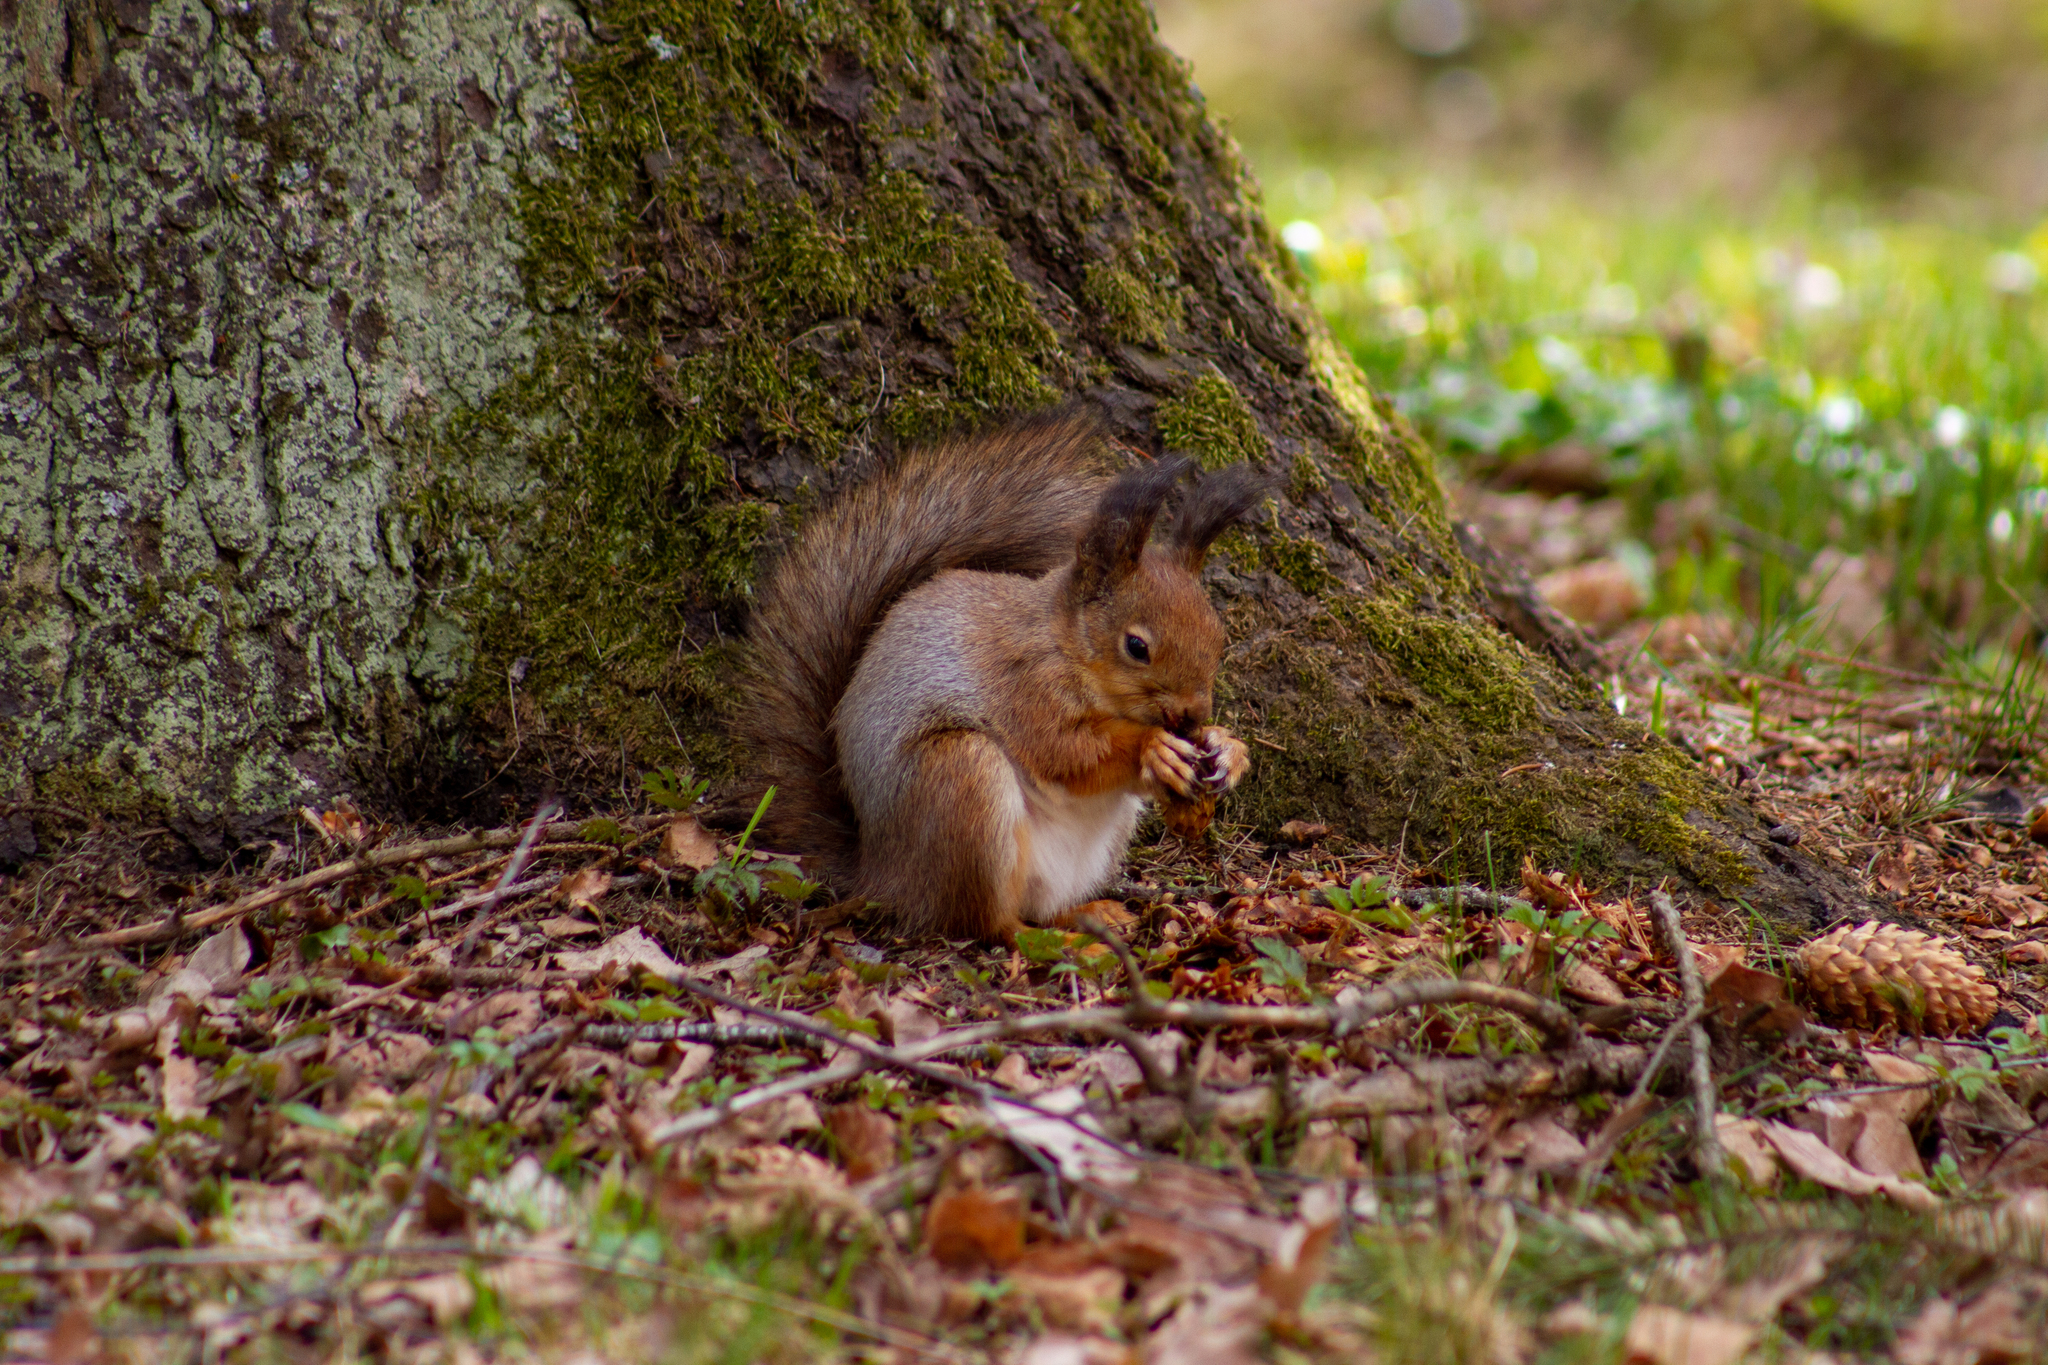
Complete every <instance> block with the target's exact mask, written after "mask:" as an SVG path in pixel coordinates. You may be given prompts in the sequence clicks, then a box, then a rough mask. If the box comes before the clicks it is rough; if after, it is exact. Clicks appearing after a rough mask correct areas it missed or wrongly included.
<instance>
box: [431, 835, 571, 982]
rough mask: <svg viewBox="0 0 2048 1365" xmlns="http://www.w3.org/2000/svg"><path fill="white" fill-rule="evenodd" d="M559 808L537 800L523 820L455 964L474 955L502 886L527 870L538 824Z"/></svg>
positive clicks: (466, 961)
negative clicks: (508, 854)
mask: <svg viewBox="0 0 2048 1365" xmlns="http://www.w3.org/2000/svg"><path fill="white" fill-rule="evenodd" d="M560 809H561V806H560V805H559V804H558V803H557V802H556V801H555V800H554V799H553V798H549V799H548V800H546V801H543V802H541V803H540V809H539V810H537V811H535V812H534V813H533V818H532V819H531V820H528V821H527V822H526V828H525V829H524V830H523V831H521V833H520V835H519V843H518V844H517V845H516V846H515V847H514V848H513V850H512V856H511V857H510V858H507V859H506V860H505V870H504V871H503V872H502V873H500V874H499V875H498V884H497V885H496V886H493V887H492V888H491V892H490V894H489V895H488V896H486V897H485V898H484V902H483V913H482V914H480V915H478V916H477V918H476V923H474V924H472V925H470V927H469V932H468V933H467V934H466V935H464V936H463V939H462V943H461V945H460V946H458V947H457V948H456V950H455V953H454V957H453V962H454V964H455V965H457V966H462V967H466V966H468V965H469V963H470V959H472V958H474V957H475V956H476V944H477V936H478V935H479V934H481V933H482V932H483V927H484V921H485V920H487V919H489V918H490V914H491V911H492V910H494V909H496V908H497V905H498V902H499V901H501V900H503V899H505V888H506V887H508V886H510V885H512V883H513V882H515V881H517V880H519V874H520V873H521V872H523V871H525V869H526V860H527V859H528V858H530V857H532V856H533V843H534V840H535V839H536V838H537V837H539V835H540V831H541V827H542V826H543V825H545V824H547V822H548V817H549V816H551V815H553V814H554V813H555V812H556V811H558V810H560Z"/></svg>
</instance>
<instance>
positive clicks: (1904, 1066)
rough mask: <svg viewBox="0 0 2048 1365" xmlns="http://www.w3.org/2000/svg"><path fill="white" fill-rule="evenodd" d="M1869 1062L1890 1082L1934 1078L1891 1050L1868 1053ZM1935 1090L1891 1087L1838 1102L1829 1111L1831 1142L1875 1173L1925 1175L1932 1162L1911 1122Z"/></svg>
mask: <svg viewBox="0 0 2048 1365" xmlns="http://www.w3.org/2000/svg"><path fill="white" fill-rule="evenodd" d="M1863 1058H1864V1061H1865V1062H1866V1063H1868V1064H1869V1066H1870V1069H1871V1070H1872V1071H1873V1072H1875V1073H1876V1074H1877V1077H1878V1079H1879V1080H1880V1081H1882V1082H1884V1083H1885V1084H1887V1085H1922V1084H1925V1083H1926V1082H1928V1081H1931V1080H1933V1079H1934V1073H1933V1072H1932V1071H1930V1070H1929V1069H1928V1068H1926V1067H1924V1066H1920V1065H1918V1064H1916V1063H1913V1062H1909V1061H1907V1060H1905V1059H1904V1058H1903V1057H1896V1056H1893V1055H1892V1054H1891V1053H1888V1052H1865V1053H1864V1054H1863ZM1931 1098H1932V1095H1931V1092H1929V1091H1927V1090H1924V1089H1921V1090H1890V1091H1881V1092H1879V1093H1877V1094H1874V1095H1857V1096H1854V1097H1853V1098H1851V1099H1849V1100H1847V1101H1843V1102H1838V1103H1837V1104H1836V1105H1835V1106H1834V1109H1835V1112H1833V1113H1829V1114H1827V1129H1828V1146H1830V1147H1832V1148H1833V1149H1834V1150H1836V1151H1837V1152H1840V1153H1841V1154H1842V1155H1843V1156H1846V1157H1847V1158H1849V1160H1850V1161H1851V1162H1853V1163H1855V1165H1856V1166H1858V1167H1859V1168H1861V1169H1863V1170H1866V1171H1868V1172H1870V1173H1871V1174H1872V1175H1890V1176H1905V1175H1912V1176H1922V1177H1924V1176H1925V1175H1926V1174H1927V1167H1926V1166H1925V1165H1924V1164H1923V1163H1922V1162H1921V1160H1920V1152H1919V1149H1918V1147H1917V1146H1916V1145H1915V1143H1914V1141H1913V1134H1912V1130H1911V1129H1910V1128H1909V1127H1908V1125H1909V1124H1910V1123H1911V1122H1912V1121H1913V1120H1914V1119H1915V1118H1916V1117H1918V1116H1919V1114H1920V1112H1921V1111H1922V1110H1923V1109H1925V1108H1926V1107H1927V1104H1928V1101H1929V1100H1930V1099H1931Z"/></svg>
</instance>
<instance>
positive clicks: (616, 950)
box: [555, 924, 768, 981]
mask: <svg viewBox="0 0 2048 1365" xmlns="http://www.w3.org/2000/svg"><path fill="white" fill-rule="evenodd" d="M757 946H758V945H757ZM747 951H748V952H752V951H754V950H753V949H752V948H749V949H748V950H747ZM767 955H768V950H767V949H766V948H762V949H761V956H763V957H766V956H767ZM555 962H556V963H557V964H558V965H559V966H560V967H561V969H562V970H563V971H565V972H574V973H576V974H577V975H579V976H595V975H596V974H597V973H598V972H601V971H603V970H604V969H605V968H606V967H616V968H618V969H619V974H620V975H621V976H622V977H623V976H629V975H631V974H632V973H633V972H634V971H636V970H640V969H643V968H644V969H645V970H646V971H647V972H648V973H649V974H650V975H653V976H658V977H661V978H662V979H664V980H668V981H673V980H674V979H675V978H676V977H678V976H680V975H682V971H683V969H682V968H681V967H680V966H678V965H677V964H676V960H675V959H674V958H672V957H670V956H669V955H668V954H667V953H665V952H663V951H662V950H661V945H660V944H659V943H656V942H655V941H654V940H653V939H651V938H649V937H647V933H646V931H645V930H643V929H641V928H640V926H639V925H637V924H636V925H634V926H633V927H632V928H631V929H628V930H626V932H625V933H623V934H614V935H612V936H611V937H610V938H608V939H606V940H605V941H604V942H603V943H600V944H598V945H597V947H595V948H591V949H588V950H586V951H581V952H569V951H563V952H558V953H556V954H555Z"/></svg>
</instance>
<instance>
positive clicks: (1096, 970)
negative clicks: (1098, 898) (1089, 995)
mask: <svg viewBox="0 0 2048 1365" xmlns="http://www.w3.org/2000/svg"><path fill="white" fill-rule="evenodd" d="M1017 951H1018V952H1019V953H1020V954H1022V955H1023V957H1024V959H1025V960H1026V961H1028V962H1036V963H1038V964H1040V965H1041V966H1049V967H1051V968H1052V974H1053V975H1054V976H1080V977H1083V978H1086V979H1088V980H1101V979H1102V978H1104V977H1107V976H1110V975H1112V974H1114V973H1115V972H1116V970H1117V968H1118V966H1119V964H1118V962H1117V960H1116V955H1115V954H1114V953H1112V952H1110V951H1109V949H1108V948H1107V947H1106V946H1105V945H1103V944H1100V943H1097V942H1096V941H1095V940H1094V939H1093V938H1090V937H1089V936H1088V935H1087V934H1080V933H1070V932H1068V931H1067V930H1064V929H1019V930H1018V931H1017Z"/></svg>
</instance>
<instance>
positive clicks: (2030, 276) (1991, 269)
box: [1984, 251, 2041, 294]
mask: <svg viewBox="0 0 2048 1365" xmlns="http://www.w3.org/2000/svg"><path fill="white" fill-rule="evenodd" d="M2040 282H2041V267H2039V266H2037V265H2035V264H2034V258H2033V257H2031V256H2028V255H2026V254H2024V253H2023V252H2018V251H2000V252H1997V253H1996V254H1994V255H1993V256H1992V257H1991V259H1990V260H1988V261H1986V262H1984V283H1986V284H1988V285H1990V286H1991V287H1992V288H1993V289H1995V290H1997V291H1998V292H1999V293H2001V294H2031V293H2033V292H2034V286H2035V285H2037V284H2039V283H2040Z"/></svg>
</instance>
